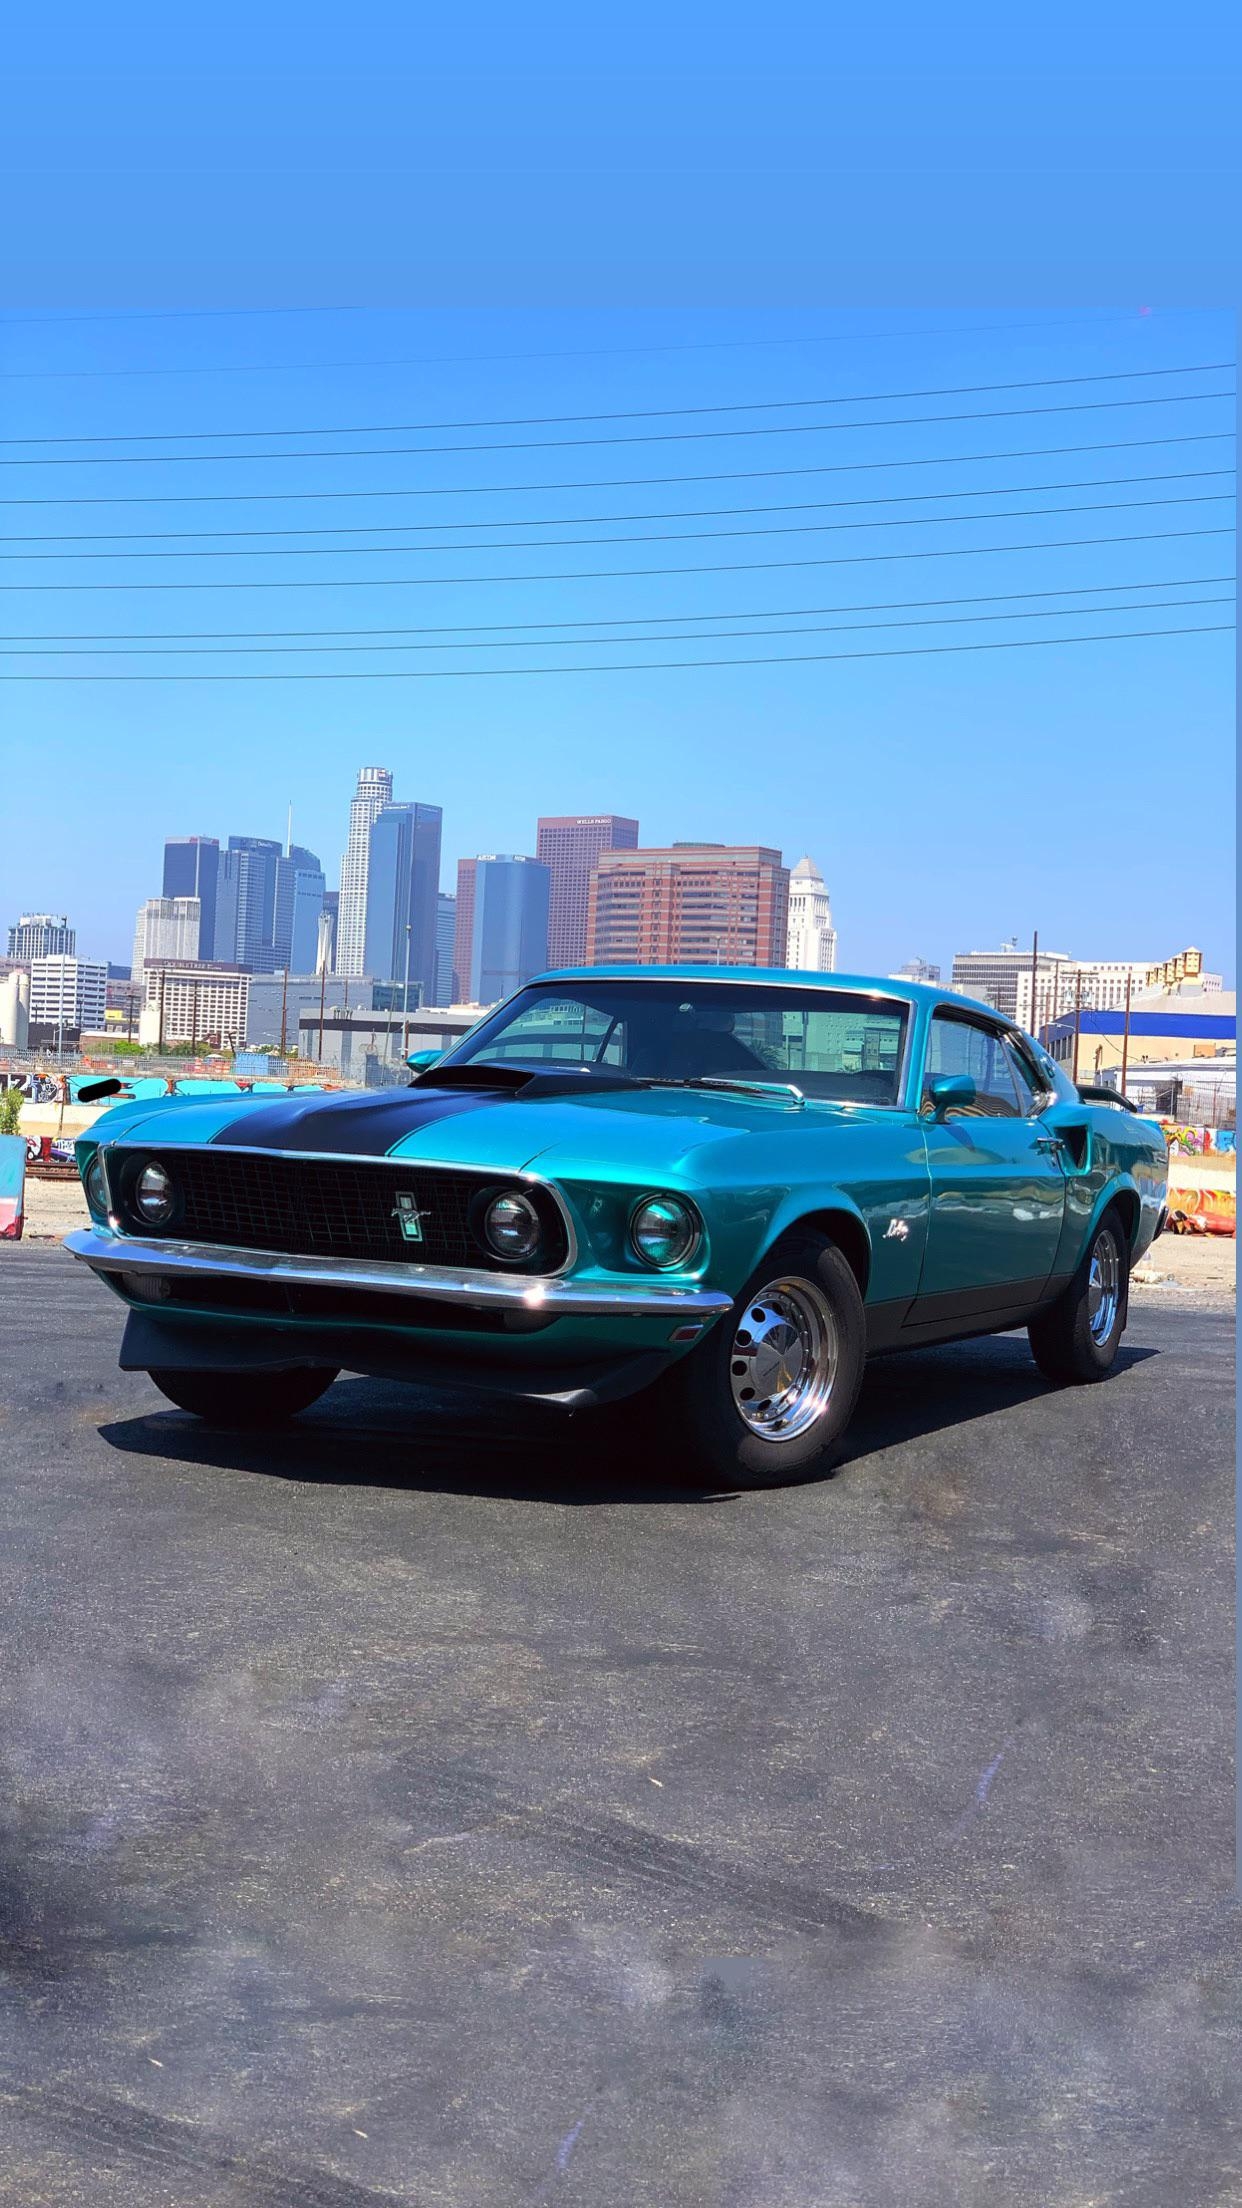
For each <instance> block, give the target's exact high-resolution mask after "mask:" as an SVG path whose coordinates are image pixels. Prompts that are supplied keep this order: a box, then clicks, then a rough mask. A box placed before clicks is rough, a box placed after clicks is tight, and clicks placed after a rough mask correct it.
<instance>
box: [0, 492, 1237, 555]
mask: <svg viewBox="0 0 1242 2208" xmlns="http://www.w3.org/2000/svg"><path fill="white" fill-rule="evenodd" d="M1232 497H1233V493H1232V491H1192V492H1189V493H1187V494H1186V495H1185V496H1184V497H1177V498H1112V499H1095V500H1093V501H1092V502H1091V503H1090V504H1088V505H1085V506H1001V507H998V508H997V509H996V510H995V511H994V512H991V513H982V514H904V515H900V516H898V515H890V516H889V518H888V519H887V520H885V521H798V522H776V523H767V524H765V525H764V526H763V527H761V528H757V529H650V530H647V531H645V532H644V533H643V534H642V535H637V536H635V535H630V536H623V537H514V538H511V539H510V540H509V541H508V542H507V543H506V542H504V541H503V540H502V541H501V542H499V543H495V542H488V541H487V540H486V539H485V540H484V541H483V542H482V543H481V544H289V545H263V546H258V547H251V546H249V545H246V546H242V547H240V548H234V547H228V548H225V547H222V546H215V547H209V548H208V550H207V551H205V552H199V551H191V552H185V551H177V552H124V551H121V552H0V560H161V561H167V560H330V559H339V560H351V559H352V560H357V559H364V560H372V559H380V558H382V557H383V555H384V554H385V553H389V552H414V553H417V554H419V555H421V556H423V557H426V556H428V555H430V554H432V553H441V554H443V553H456V552H527V551H533V552H544V551H547V550H548V549H549V547H551V546H559V545H570V546H574V545H592V544H694V543H701V542H704V541H708V542H712V543H719V542H721V541H723V540H724V539H726V538H731V537H802V536H822V535H825V534H826V533H828V532H829V531H834V532H835V531H838V530H846V529H863V530H868V529H952V528H956V527H957V526H958V525H959V524H961V523H965V522H975V521H985V522H996V521H1027V520H1031V521H1034V520H1039V519H1042V518H1043V517H1044V516H1046V515H1049V514H1114V513H1138V512H1140V511H1143V510H1145V509H1146V508H1148V507H1151V506H1218V505H1222V504H1223V505H1228V504H1229V502H1230V500H1231V499H1232ZM481 526H482V525H481Z"/></svg>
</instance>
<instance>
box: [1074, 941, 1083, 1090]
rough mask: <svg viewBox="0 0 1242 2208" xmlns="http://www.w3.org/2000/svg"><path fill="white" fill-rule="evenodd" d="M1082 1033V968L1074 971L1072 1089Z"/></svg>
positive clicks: (1076, 1082) (1079, 967) (1076, 1084)
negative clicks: (1079, 1039)
mask: <svg viewBox="0 0 1242 2208" xmlns="http://www.w3.org/2000/svg"><path fill="white" fill-rule="evenodd" d="M1081 1032H1082V968H1081V966H1078V967H1076V968H1075V970H1074V1087H1075V1088H1077V1087H1078V1038H1079V1036H1080V1034H1081Z"/></svg>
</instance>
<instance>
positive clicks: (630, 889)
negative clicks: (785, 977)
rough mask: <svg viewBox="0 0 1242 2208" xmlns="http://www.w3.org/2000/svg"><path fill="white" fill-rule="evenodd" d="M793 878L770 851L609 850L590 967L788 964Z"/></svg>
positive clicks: (597, 895) (592, 925)
mask: <svg viewBox="0 0 1242 2208" xmlns="http://www.w3.org/2000/svg"><path fill="white" fill-rule="evenodd" d="M788 910H789V872H788V869H787V868H786V866H785V865H784V862H783V861H782V858H781V854H780V852H779V851H772V850H769V849H768V848H767V846H766V845H762V844H747V845H725V844H722V843H674V844H672V845H670V846H668V847H666V848H664V849H662V850H658V851H656V850H650V851H601V853H600V856H599V859H598V862H597V864H596V868H595V872H594V874H593V875H592V877H591V901H590V908H589V911H588V916H587V952H586V956H587V964H588V965H590V966H605V965H612V964H613V963H614V961H615V962H616V963H617V964H620V965H636V966H666V965H679V964H681V963H682V962H683V961H685V962H686V963H687V964H691V965H703V966H784V964H785V945H786V933H787V924H788Z"/></svg>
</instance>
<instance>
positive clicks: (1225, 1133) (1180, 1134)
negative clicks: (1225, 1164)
mask: <svg viewBox="0 0 1242 2208" xmlns="http://www.w3.org/2000/svg"><path fill="white" fill-rule="evenodd" d="M1160 1126H1161V1127H1162V1128H1163V1130H1164V1138H1165V1141H1166V1142H1167V1143H1168V1146H1169V1155H1170V1157H1176V1156H1177V1155H1178V1153H1179V1151H1180V1153H1181V1155H1182V1156H1183V1157H1187V1158H1207V1157H1214V1156H1217V1155H1219V1156H1222V1157H1224V1156H1229V1157H1233V1156H1234V1155H1235V1154H1236V1150H1235V1145H1236V1141H1237V1133H1236V1129H1234V1128H1233V1127H1190V1126H1183V1125H1182V1123H1181V1121H1180V1120H1176V1119H1162V1120H1161V1121H1160Z"/></svg>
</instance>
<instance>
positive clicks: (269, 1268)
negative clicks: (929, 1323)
mask: <svg viewBox="0 0 1242 2208" xmlns="http://www.w3.org/2000/svg"><path fill="white" fill-rule="evenodd" d="M65 1248H66V1249H67V1250H68V1251H69V1253H70V1255H71V1256H73V1257H76V1258H78V1259H79V1260H80V1261H81V1262H82V1263H83V1264H85V1265H89V1266H90V1267H91V1269H92V1271H94V1272H99V1273H137V1272H145V1273H165V1274H169V1275H176V1274H177V1273H188V1274H193V1275H194V1276H196V1277H199V1278H201V1277H202V1276H203V1275H210V1274H212V1273H215V1274H219V1275H221V1276H223V1277H225V1278H235V1279H236V1278H240V1279H244V1280H268V1281H273V1282H275V1283H276V1285H277V1286H280V1285H281V1284H282V1283H289V1284H291V1285H294V1286H298V1285H300V1286H317V1287H320V1288H341V1289H351V1288H361V1289H371V1290H375V1289H381V1290H383V1291H384V1292H385V1293H387V1294H388V1295H398V1296H409V1297H411V1298H412V1299H418V1298H420V1297H421V1298H423V1299H424V1300H427V1299H430V1300H432V1301H434V1302H437V1303H460V1304H465V1305H469V1306H470V1307H471V1308H473V1309H475V1310H480V1311H495V1310H501V1311H526V1312H530V1311H543V1312H546V1313H547V1314H548V1316H549V1317H551V1318H561V1317H567V1316H570V1315H572V1314H578V1315H580V1316H588V1317H589V1316H595V1317H597V1318H624V1317H631V1318H660V1317H663V1316H672V1317H674V1318H680V1317H682V1316H683V1315H684V1314H690V1315H691V1316H693V1317H699V1318H715V1317H716V1316H717V1314H718V1313H719V1312H721V1311H728V1310H729V1309H730V1308H731V1306H732V1302H733V1298H732V1297H731V1296H728V1295H726V1294H725V1293H724V1292H723V1290H721V1289H718V1288H700V1287H689V1288H682V1287H679V1286H678V1285H677V1283H676V1282H674V1281H664V1280H658V1279H636V1280H635V1282H634V1284H633V1286H632V1287H631V1286H630V1285H629V1283H628V1282H625V1281H620V1280H599V1281H595V1280H572V1281H571V1280H565V1279H563V1278H560V1277H557V1276H552V1275H538V1276H532V1275H531V1274H529V1273H523V1274H514V1273H490V1272H482V1271H479V1272H475V1271H473V1270H470V1269H467V1268H465V1267H459V1266H437V1265H403V1264H400V1263H397V1262H396V1261H390V1260H388V1259H385V1258H375V1259H368V1260H364V1261H363V1262H361V1263H358V1264H351V1263H348V1262H341V1261H339V1260H338V1259H336V1258H332V1257H291V1256H286V1255H283V1254H281V1253H278V1252H275V1251H271V1250H241V1249H228V1248H225V1247H224V1246H223V1245H216V1244H214V1243H204V1242H161V1241H149V1242H148V1241H139V1240H138V1239H137V1238H135V1237H134V1236H131V1235H120V1234H101V1233H99V1232H97V1231H94V1230H92V1231H90V1232H86V1231H81V1232H79V1233H76V1234H70V1235H66V1237H65ZM342 1320H343V1321H344V1322H345V1323H348V1313H347V1312H343V1313H342ZM411 1324H417V1321H416V1320H415V1319H413V1318H412V1319H411Z"/></svg>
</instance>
